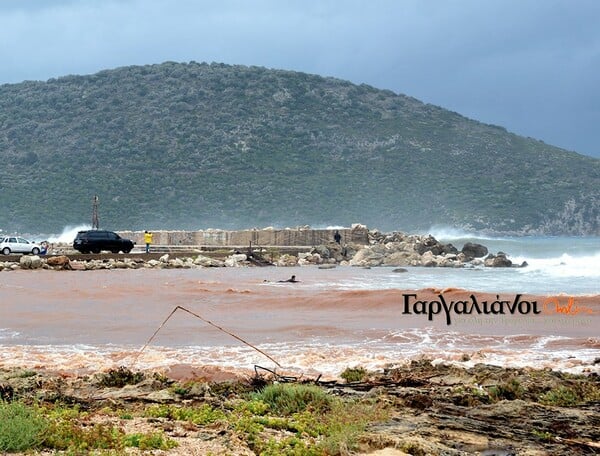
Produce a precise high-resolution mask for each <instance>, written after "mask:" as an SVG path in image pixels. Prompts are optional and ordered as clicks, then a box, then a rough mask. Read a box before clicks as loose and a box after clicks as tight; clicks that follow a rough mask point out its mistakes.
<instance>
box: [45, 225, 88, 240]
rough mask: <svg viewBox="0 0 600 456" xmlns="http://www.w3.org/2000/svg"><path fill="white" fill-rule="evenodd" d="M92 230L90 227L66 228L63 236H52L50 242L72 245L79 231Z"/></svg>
mask: <svg viewBox="0 0 600 456" xmlns="http://www.w3.org/2000/svg"><path fill="white" fill-rule="evenodd" d="M89 229H91V226H90V225H77V226H72V225H68V226H66V227H65V228H64V229H63V231H62V233H61V234H58V235H51V236H49V237H48V242H52V243H64V244H70V243H72V242H73V239H75V236H76V235H77V232H78V231H84V230H89Z"/></svg>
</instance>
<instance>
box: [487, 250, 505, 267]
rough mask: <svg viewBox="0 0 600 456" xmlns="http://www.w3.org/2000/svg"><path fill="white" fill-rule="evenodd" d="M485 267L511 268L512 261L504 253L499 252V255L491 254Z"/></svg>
mask: <svg viewBox="0 0 600 456" xmlns="http://www.w3.org/2000/svg"><path fill="white" fill-rule="evenodd" d="M484 264H485V266H488V267H492V268H510V267H511V266H512V261H510V260H509V259H508V258H507V257H506V254H505V253H504V252H498V254H497V255H493V254H490V255H488V257H487V258H486V259H485V262H484Z"/></svg>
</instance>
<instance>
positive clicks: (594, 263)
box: [516, 251, 600, 278]
mask: <svg viewBox="0 0 600 456" xmlns="http://www.w3.org/2000/svg"><path fill="white" fill-rule="evenodd" d="M521 260H523V261H527V263H528V265H529V266H528V267H527V268H524V269H523V270H522V272H523V273H540V274H543V275H546V276H548V277H551V278H560V277H587V278H598V277H600V251H598V252H595V253H593V254H591V255H578V256H572V255H569V254H568V253H563V254H562V255H560V256H557V257H552V258H525V257H517V258H516V262H519V261H521Z"/></svg>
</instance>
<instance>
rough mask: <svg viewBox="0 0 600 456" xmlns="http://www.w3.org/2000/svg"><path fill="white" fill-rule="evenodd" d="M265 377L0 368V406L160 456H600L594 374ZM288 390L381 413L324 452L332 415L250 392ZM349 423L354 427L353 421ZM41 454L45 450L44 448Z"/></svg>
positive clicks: (405, 372) (491, 369) (399, 372)
mask: <svg viewBox="0 0 600 456" xmlns="http://www.w3.org/2000/svg"><path fill="white" fill-rule="evenodd" d="M599 362H600V361H599ZM259 373H260V372H258V373H257V374H256V375H254V376H252V377H250V376H245V375H243V374H240V375H238V376H235V375H233V374H231V373H229V374H227V373H224V372H220V371H218V369H217V370H214V369H213V370H212V371H208V370H202V369H193V368H191V367H189V366H187V367H186V366H178V367H174V368H172V369H171V370H170V371H167V372H162V373H156V372H132V371H129V370H128V369H125V368H120V369H118V370H113V371H110V372H105V373H98V374H94V375H88V376H77V375H74V374H70V373H68V372H47V371H40V370H38V371H32V370H27V369H11V370H0V397H1V399H3V401H5V403H11V402H13V403H14V402H18V403H24V404H37V406H38V407H49V409H50V410H55V409H56V408H58V407H60V409H61V410H64V409H70V410H72V412H69V414H68V413H67V412H64V411H63V412H61V413H62V414H63V415H68V416H69V420H70V421H69V426H71V428H72V429H73V431H72V432H73V433H74V435H75V429H77V428H78V427H82V428H83V429H84V430H85V432H92V431H94V429H96V430H98V429H104V430H105V431H106V429H111V432H112V433H113V434H119V433H120V434H121V435H124V436H125V435H138V436H139V435H154V436H158V435H160V436H162V437H161V438H164V441H168V442H171V444H170V447H171V448H170V449H168V448H163V449H162V450H161V451H158V453H160V454H181V455H190V454H197V455H200V454H214V455H221V454H232V455H233V454H235V455H253V454H273V455H275V454H296V455H303V454H307V455H308V454H339V455H350V454H373V455H388V456H400V455H415V456H421V455H448V456H467V455H480V456H481V455H487V456H491V455H497V456H508V455H528V456H542V455H550V454H552V455H590V454H598V453H599V452H600V378H599V377H598V376H597V375H589V376H577V375H569V374H564V373H560V372H556V371H551V370H535V369H508V368H500V367H496V366H490V365H483V364H477V365H475V366H474V367H472V368H468V369H464V368H459V367H455V366H449V365H443V364H438V365H434V364H432V363H431V362H430V361H428V360H421V361H412V362H411V363H410V364H407V365H405V366H404V367H395V368H393V369H389V370H384V372H382V373H369V372H366V371H364V370H362V369H360V368H356V369H352V370H346V371H345V372H344V373H342V374H341V377H344V378H345V381H344V380H341V379H340V380H336V381H328V382H321V381H319V379H295V378H286V377H279V376H276V375H275V376H274V375H272V374H273V373H271V372H266V375H259ZM290 382H291V384H292V385H296V384H310V385H316V386H317V387H319V388H320V389H322V390H323V391H325V392H326V394H327V396H328V397H331V396H333V397H336V398H339V400H340V401H341V402H340V403H338V406H339V407H359V408H354V409H353V410H354V411H355V413H357V414H360V413H363V412H364V410H367V409H369V410H371V411H373V410H377V411H378V412H377V413H371V414H369V415H368V420H367V422H366V425H365V426H363V427H361V428H360V432H358V433H356V434H352V435H353V437H352V438H351V439H350V438H348V439H343V438H341V437H340V439H341V440H340V441H336V442H335V444H334V445H333V446H328V447H327V448H328V449H327V450H323V446H322V444H323V442H324V441H325V440H326V439H327V435H325V434H326V433H325V432H323V433H321V431H314V432H313V431H309V430H308V429H309V427H310V426H309V424H308V423H309V421H310V420H312V419H317V420H322V421H319V422H320V423H321V424H322V425H323V426H326V423H329V421H328V419H329V418H331V416H333V415H334V410H333V409H326V410H325V411H323V412H322V413H321V414H320V416H319V417H314V416H312V415H311V413H312V412H311V408H310V407H308V408H307V409H306V410H304V411H300V412H298V413H297V414H291V415H287V414H286V413H284V412H275V411H274V410H272V409H271V407H270V406H269V405H268V404H266V405H265V404H262V405H261V402H256V400H252V397H253V396H252V394H253V392H254V393H255V392H257V391H261V390H262V389H263V388H265V387H266V386H267V385H272V384H274V383H275V384H277V383H279V384H285V383H290ZM313 393H314V392H313ZM336 400H337V399H336ZM267 402H268V401H267ZM1 403H2V401H0V404H1ZM151 411H152V413H150V412H151ZM157 411H162V412H161V413H158V412H157ZM183 411H187V412H189V415H185V414H184V413H183ZM192 411H196V412H195V413H196V414H194V413H193V412H192ZM199 411H202V413H203V415H201V417H202V418H199V417H198V416H199V415H198V413H200V412H199ZM187 412H186V413H187ZM209 412H210V414H209ZM55 413H56V412H55ZM53 416H54V415H53ZM210 417H212V418H210ZM213 418H214V419H213ZM299 420H300V421H299ZM301 420H304V423H305V424H304V425H303V426H301V425H300V424H299V423H300V422H302V421H301ZM340 425H341V426H342V427H343V426H344V425H343V424H340ZM345 426H348V428H350V426H351V420H350V419H347V421H346V424H345ZM0 427H1V426H0ZM315 429H317V428H315ZM81 432H84V431H81ZM98 432H99V431H98ZM348 432H349V431H348ZM344 435H345V434H344ZM39 450H40V451H41V452H42V453H43V451H42V450H44V449H43V448H41V449H39ZM46 450H47V453H48V454H50V453H51V451H50V450H48V449H46ZM92 450H93V448H88V451H92ZM138 452H142V451H141V450H138V451H136V449H135V448H128V449H127V451H124V452H123V454H136V453H138ZM158 453H157V452H156V451H155V452H154V454H158ZM52 454H55V453H54V452H52ZM78 454H79V453H78ZM86 454H87V452H86ZM111 454H114V453H111ZM118 454H121V453H118Z"/></svg>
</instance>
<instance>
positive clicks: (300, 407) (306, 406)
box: [253, 384, 333, 415]
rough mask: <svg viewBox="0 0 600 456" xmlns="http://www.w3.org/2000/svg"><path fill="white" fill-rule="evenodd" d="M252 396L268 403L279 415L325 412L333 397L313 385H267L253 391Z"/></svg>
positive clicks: (329, 406)
mask: <svg viewBox="0 0 600 456" xmlns="http://www.w3.org/2000/svg"><path fill="white" fill-rule="evenodd" d="M253 398H254V399H256V400H259V401H262V402H264V403H265V404H267V405H269V408H270V410H271V411H273V412H275V413H278V414H281V415H291V414H292V413H297V412H302V411H304V410H311V411H314V412H325V411H327V410H329V409H330V408H331V404H332V402H333V397H332V396H330V395H329V394H327V393H326V392H325V391H323V390H322V389H321V388H319V387H318V386H315V385H296V384H290V385H286V384H277V385H269V386H267V387H265V388H264V389H262V390H261V391H259V392H258V393H254V395H253Z"/></svg>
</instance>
